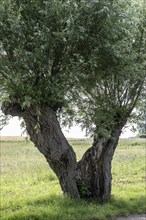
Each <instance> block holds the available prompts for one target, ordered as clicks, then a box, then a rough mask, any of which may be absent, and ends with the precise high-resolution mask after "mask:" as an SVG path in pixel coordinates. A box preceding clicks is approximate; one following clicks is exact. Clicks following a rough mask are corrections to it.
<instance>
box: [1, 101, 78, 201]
mask: <svg viewBox="0 0 146 220" xmlns="http://www.w3.org/2000/svg"><path fill="white" fill-rule="evenodd" d="M2 110H3V112H4V113H5V114H10V115H12V116H21V117H23V119H24V121H25V123H26V129H27V132H28V134H29V135H30V139H31V141H32V142H33V143H34V144H35V146H36V147H37V148H38V150H39V151H40V152H41V153H42V154H43V155H44V156H45V158H46V160H47V162H48V163H49V165H50V167H51V168H52V170H53V171H54V172H55V174H56V175H57V177H58V179H59V182H60V185H61V188H62V190H63V192H64V193H66V194H68V195H70V196H71V197H76V198H78V197H79V193H78V188H77V185H76V179H75V176H76V173H75V172H76V155H75V153H74V151H73V149H72V147H71V146H70V145H69V143H68V142H67V140H66V138H65V137H64V135H63V133H62V131H61V128H60V125H59V122H58V121H57V117H56V114H55V112H54V111H53V110H52V109H51V108H49V107H47V106H42V107H41V109H40V110H41V112H40V116H39V117H38V115H37V111H36V108H35V107H30V108H28V109H27V110H25V111H24V110H23V111H22V109H21V108H20V106H19V105H18V104H14V105H11V106H10V105H9V106H5V105H3V108H2ZM37 126H38V128H37Z"/></svg>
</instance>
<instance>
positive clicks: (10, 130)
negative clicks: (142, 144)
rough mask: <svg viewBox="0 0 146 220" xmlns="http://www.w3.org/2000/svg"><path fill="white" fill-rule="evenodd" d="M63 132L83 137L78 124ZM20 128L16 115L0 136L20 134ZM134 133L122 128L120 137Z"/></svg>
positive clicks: (72, 136) (133, 134) (75, 136)
mask: <svg viewBox="0 0 146 220" xmlns="http://www.w3.org/2000/svg"><path fill="white" fill-rule="evenodd" d="M63 133H64V135H65V136H66V137H67V138H84V137H86V136H85V132H83V131H82V130H81V128H80V127H79V126H73V127H72V128H71V129H69V130H68V129H67V128H64V129H63ZM21 134H22V130H21V128H20V121H19V119H18V118H17V117H14V118H12V119H11V120H10V122H9V124H8V125H6V126H5V127H4V128H3V129H2V130H1V136H21ZM135 135H136V134H135V133H133V132H132V131H131V130H130V128H126V129H124V131H123V133H122V135H121V138H129V137H133V136H135Z"/></svg>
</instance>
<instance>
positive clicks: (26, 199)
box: [0, 139, 146, 220]
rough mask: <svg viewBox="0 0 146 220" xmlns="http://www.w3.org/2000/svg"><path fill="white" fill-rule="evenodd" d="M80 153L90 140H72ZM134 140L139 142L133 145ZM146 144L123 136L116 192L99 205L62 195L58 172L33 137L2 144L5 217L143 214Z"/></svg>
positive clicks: (63, 219)
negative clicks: (47, 160) (44, 156)
mask: <svg viewBox="0 0 146 220" xmlns="http://www.w3.org/2000/svg"><path fill="white" fill-rule="evenodd" d="M70 143H71V144H72V145H73V146H74V150H75V151H76V152H77V156H79V157H80V158H81V155H82V154H83V152H85V151H86V150H87V148H88V146H90V145H91V143H90V141H86V140H84V141H83V140H82V141H79V140H71V141H70ZM135 143H136V144H135ZM144 152H145V143H144V142H142V141H141V142H140V141H139V140H138V139H136V140H133V141H129V140H127V141H120V143H119V147H118V148H117V152H116V154H115V156H114V161H113V192H112V199H111V201H110V202H109V203H107V204H103V205H100V204H98V203H96V204H95V203H94V202H90V203H89V202H86V201H84V200H73V199H69V198H67V197H65V196H63V195H62V192H61V189H60V186H59V183H58V180H57V177H56V176H55V175H54V174H53V173H52V171H51V169H50V168H49V167H48V164H47V162H46V161H45V160H44V158H43V156H42V155H41V154H40V153H39V152H38V150H37V149H36V148H35V147H34V146H32V143H30V142H21V141H19V142H16V141H12V142H10V141H9V142H6V141H5V142H2V143H1V212H0V214H1V219H2V220H8V219H9V220H20V219H22V220H32V219H35V220H36V219H37V220H48V219H49V220H54V219H55V220H57V219H58V220H68V219H69V220H76V219H77V220H92V219H99V220H105V219H110V218H114V217H115V216H118V215H129V214H134V213H144V212H145V208H146V205H145V204H146V197H145V195H144V194H143V192H144V188H145V153H144Z"/></svg>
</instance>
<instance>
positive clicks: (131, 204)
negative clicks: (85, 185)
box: [4, 195, 146, 220]
mask: <svg viewBox="0 0 146 220" xmlns="http://www.w3.org/2000/svg"><path fill="white" fill-rule="evenodd" d="M144 204H146V198H145V197H137V198H136V199H133V200H128V201H127V200H126V201H125V200H122V199H118V198H113V199H112V200H111V201H110V202H109V203H107V204H103V205H100V204H96V203H94V202H92V203H88V202H86V201H83V200H74V199H69V198H66V197H63V196H57V195H50V196H49V197H45V198H39V199H35V200H31V201H28V202H26V204H25V206H24V207H22V208H20V209H16V210H15V211H12V212H11V215H9V216H8V217H7V218H4V219H7V220H104V219H108V220H109V219H111V218H114V217H115V216H118V215H129V214H134V213H140V212H141V213H142V212H144V210H145V207H144Z"/></svg>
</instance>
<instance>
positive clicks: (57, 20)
mask: <svg viewBox="0 0 146 220" xmlns="http://www.w3.org/2000/svg"><path fill="white" fill-rule="evenodd" d="M1 3H2V4H1V10H0V12H1V21H0V29H1V33H2V34H1V37H0V40H1V54H2V58H1V66H2V69H1V79H2V82H1V83H2V85H3V92H6V94H5V96H8V97H9V98H10V100H11V101H12V102H17V103H19V104H21V106H22V107H23V108H26V107H29V106H30V105H33V104H36V105H40V104H43V103H45V104H48V105H49V106H54V108H55V107H56V108H57V106H55V105H56V104H57V105H58V104H60V106H62V102H63V101H64V99H65V97H64V96H65V94H66V92H67V91H68V90H69V89H70V83H72V81H73V77H71V76H72V74H71V73H70V72H69V66H70V56H69V51H70V49H71V48H70V35H69V31H68V29H69V27H70V19H71V17H70V14H71V15H72V16H73V10H74V8H72V7H73V4H72V3H70V2H68V1H64V2H61V1H49V2H48V1H45V0H43V1H27V2H26V1H16V0H8V1H1Z"/></svg>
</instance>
